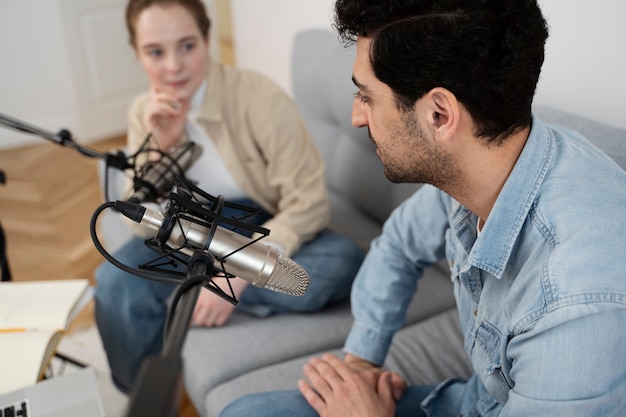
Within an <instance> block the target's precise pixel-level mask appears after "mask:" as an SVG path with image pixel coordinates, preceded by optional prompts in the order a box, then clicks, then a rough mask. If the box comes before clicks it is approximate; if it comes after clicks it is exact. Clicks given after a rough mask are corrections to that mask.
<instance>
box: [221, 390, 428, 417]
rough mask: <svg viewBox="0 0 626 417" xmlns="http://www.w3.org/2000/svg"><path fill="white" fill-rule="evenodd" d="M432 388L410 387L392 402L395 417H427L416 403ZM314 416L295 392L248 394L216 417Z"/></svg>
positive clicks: (296, 391)
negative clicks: (400, 397)
mask: <svg viewBox="0 0 626 417" xmlns="http://www.w3.org/2000/svg"><path fill="white" fill-rule="evenodd" d="M433 388H434V386H418V385H414V386H410V387H408V388H407V390H406V392H405V393H404V396H403V397H402V399H400V401H398V402H397V403H396V413H395V416H396V417H427V415H426V413H425V412H424V411H423V410H422V408H421V407H420V403H421V402H422V400H424V399H425V398H426V397H427V396H428V395H429V394H430V393H431V391H432V390H433ZM240 416H246V417H282V416H289V417H317V416H318V414H317V413H316V412H315V410H314V409H313V408H311V406H309V404H308V403H307V402H306V400H305V399H304V397H303V396H302V394H300V392H299V391H298V390H287V391H274V392H261V393H258V394H250V395H246V396H244V397H241V398H239V399H238V400H235V401H233V402H232V403H230V404H229V405H228V406H227V407H226V408H225V409H224V410H222V412H221V413H220V416H219V417H240Z"/></svg>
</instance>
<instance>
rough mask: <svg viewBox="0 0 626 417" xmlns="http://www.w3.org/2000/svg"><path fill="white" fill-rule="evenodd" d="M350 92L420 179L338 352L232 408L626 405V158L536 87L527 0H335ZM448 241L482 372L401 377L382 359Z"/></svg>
mask: <svg viewBox="0 0 626 417" xmlns="http://www.w3.org/2000/svg"><path fill="white" fill-rule="evenodd" d="M336 27H337V29H338V31H339V33H340V35H341V36H342V38H343V39H344V40H347V41H356V51H357V52H356V59H355V63H354V67H353V81H354V83H355V85H356V87H357V89H358V93H357V94H356V97H355V101H354V104H353V110H352V121H353V124H354V125H355V126H357V127H367V128H368V129H369V132H370V137H371V139H372V142H373V143H374V144H375V145H376V147H377V152H378V155H379V156H380V159H381V160H382V162H383V165H384V170H385V174H386V176H387V177H388V178H389V179H390V180H391V181H394V182H423V183H428V184H431V185H432V186H428V185H427V186H424V187H422V188H421V189H420V190H419V191H418V192H417V193H416V194H415V195H414V196H412V197H411V198H409V199H408V200H407V201H406V202H405V203H403V204H402V205H401V206H400V207H399V208H398V209H397V210H396V211H395V212H394V213H393V214H392V215H391V217H390V218H389V220H388V221H387V222H386V224H385V226H384V229H383V233H382V235H381V236H380V237H378V238H377V239H375V240H374V242H373V243H372V247H371V250H370V252H369V253H368V255H367V258H366V260H365V262H364V263H363V265H362V267H361V269H360V271H359V274H358V276H357V278H356V281H355V284H354V286H353V289H352V303H353V313H354V316H355V323H354V325H353V328H352V330H351V332H350V334H349V336H348V339H347V341H346V343H345V347H344V350H345V352H346V355H345V358H344V359H343V360H340V359H339V358H335V357H333V356H330V355H326V356H324V357H322V358H315V359H313V360H311V361H310V362H309V363H308V364H307V365H305V367H304V373H305V376H306V377H307V379H308V381H300V382H299V391H300V393H298V392H297V391H293V392H282V393H271V394H257V395H255V396H250V397H244V398H243V399H241V400H239V401H237V402H235V403H233V404H231V405H230V406H229V407H228V408H227V409H226V410H225V411H224V413H223V416H231V415H233V416H234V415H247V416H259V415H263V416H265V415H276V416H281V415H289V416H309V415H316V414H319V415H321V416H323V417H330V416H337V417H346V416H355V417H356V416H359V417H363V416H371V417H383V416H394V415H395V416H414V417H415V416H430V417H435V416H437V417H439V416H443V417H448V416H617V415H624V409H626V408H625V407H626V361H625V360H624V358H625V357H626V328H625V326H624V320H625V319H626V279H625V278H624V277H625V272H626V259H625V257H624V254H625V253H626V239H625V238H624V236H625V235H626V221H625V218H626V217H625V214H624V213H625V211H624V208H625V207H626V173H625V172H624V171H622V170H621V169H620V168H619V166H618V165H617V164H615V163H614V162H613V161H611V160H610V159H609V158H608V157H607V156H606V155H604V154H603V153H602V152H600V151H599V150H598V149H597V148H595V147H594V146H593V145H591V144H590V143H589V142H588V141H587V140H586V139H584V138H583V137H581V136H580V135H578V134H576V133H574V132H572V131H569V130H566V129H562V128H559V127H555V126H549V125H546V124H544V123H543V122H542V121H541V120H539V119H538V118H536V117H534V116H533V115H532V113H531V104H532V100H533V96H534V93H535V88H536V84H537V81H538V79H539V74H540V70H541V66H542V63H543V58H544V44H545V41H546V39H547V36H548V31H547V28H546V23H545V20H544V18H543V16H542V14H541V11H540V9H539V7H538V5H537V4H536V1H534V0H506V1H503V0H497V1H496V0H494V1H489V0H483V1H479V0H456V1H455V0H448V1H444V0H439V1H438V0H430V1H427V0H422V1H405V2H381V1H378V2H364V1H358V0H338V1H337V3H336ZM443 258H447V259H448V262H449V266H450V270H451V275H452V280H453V282H454V287H455V288H454V291H455V297H456V300H457V307H458V310H459V315H460V321H461V327H462V330H463V334H464V346H465V348H466V351H467V354H468V355H469V358H470V360H471V362H472V365H473V369H474V374H473V376H472V377H471V378H469V379H468V380H458V379H454V380H449V381H443V382H442V383H441V384H440V385H438V386H436V387H415V386H414V387H408V388H407V387H406V383H405V382H404V381H403V380H402V378H400V376H399V375H397V374H394V373H390V372H389V371H383V370H382V369H381V368H380V366H381V365H382V363H383V362H384V359H385V356H386V354H387V351H388V349H389V346H390V344H391V340H392V337H393V335H394V333H395V332H396V331H397V330H398V329H400V327H401V326H402V325H403V321H404V316H405V311H406V309H407V305H408V304H409V301H410V299H411V297H412V295H413V292H414V291H415V290H416V281H417V279H419V278H420V277H421V275H422V271H423V269H424V268H425V267H426V266H428V265H431V264H433V263H435V262H437V261H438V260H440V259H443Z"/></svg>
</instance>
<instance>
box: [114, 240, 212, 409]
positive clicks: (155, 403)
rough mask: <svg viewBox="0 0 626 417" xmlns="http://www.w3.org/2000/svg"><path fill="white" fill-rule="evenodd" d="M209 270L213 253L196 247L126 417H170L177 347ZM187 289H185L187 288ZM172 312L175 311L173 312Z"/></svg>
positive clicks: (176, 398)
mask: <svg viewBox="0 0 626 417" xmlns="http://www.w3.org/2000/svg"><path fill="white" fill-rule="evenodd" d="M212 274H213V256H212V255H211V254H208V253H205V252H202V251H198V252H196V253H194V255H193V256H192V257H191V259H190V260H189V264H188V271H187V281H184V282H183V284H181V287H180V288H179V289H183V286H186V287H189V288H184V290H185V292H184V293H183V295H182V297H181V301H180V305H179V306H178V307H177V306H176V305H172V306H170V314H173V316H171V318H172V320H171V322H170V326H168V327H167V328H166V329H165V330H166V334H165V341H164V344H163V349H162V351H161V353H160V354H159V355H156V356H151V357H148V358H146V359H145V360H144V363H143V364H142V366H141V370H140V372H139V374H138V377H137V382H136V384H135V388H134V392H133V393H132V394H131V401H130V404H129V407H128V409H127V413H126V417H145V416H150V417H174V416H176V414H177V411H178V409H177V408H178V404H179V402H180V393H181V389H182V377H181V374H182V367H183V361H182V356H181V351H182V348H183V345H184V342H185V337H186V335H187V329H188V328H189V323H190V322H191V316H192V314H193V310H194V306H195V304H196V300H197V299H198V295H199V293H200V289H201V288H202V282H203V281H204V280H205V279H207V278H208V277H210V276H211V275H212ZM187 289H188V290H187ZM174 313H175V314H174Z"/></svg>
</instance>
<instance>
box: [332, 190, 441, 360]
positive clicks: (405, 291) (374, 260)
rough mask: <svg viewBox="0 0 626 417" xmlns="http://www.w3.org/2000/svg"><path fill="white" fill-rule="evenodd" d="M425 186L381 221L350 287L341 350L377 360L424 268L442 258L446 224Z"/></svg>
mask: <svg viewBox="0 0 626 417" xmlns="http://www.w3.org/2000/svg"><path fill="white" fill-rule="evenodd" d="M446 199H448V200H449V199H450V198H449V197H447V196H446V195H445V194H444V193H442V192H441V191H439V190H437V189H436V188H434V187H431V186H428V185H425V186H423V187H421V188H420V189H419V190H418V191H417V192H416V193H415V194H414V195H413V196H411V197H410V198H409V199H407V200H406V201H405V202H404V203H402V204H401V205H400V206H398V208H396V210H394V212H393V213H392V214H391V216H390V217H389V219H388V220H387V221H386V222H385V225H384V226H383V231H382V234H381V235H380V236H379V237H377V238H376V239H374V240H373V241H372V245H371V248H370V250H369V252H368V254H367V257H366V258H365V261H364V262H363V265H362V266H361V269H360V270H359V273H358V274H357V277H356V279H355V283H354V285H353V287H352V314H353V316H354V319H355V321H354V324H353V326H352V329H351V331H350V334H349V335H348V338H347V340H346V343H345V346H344V350H345V352H347V353H351V354H353V355H356V356H358V357H360V358H363V359H366V360H368V361H370V362H373V363H376V364H379V365H381V364H382V363H383V362H384V360H385V356H386V355H387V351H388V349H389V346H390V344H391V340H392V338H393V335H394V333H395V332H396V331H397V330H398V329H399V328H400V327H402V325H403V324H404V321H405V319H406V310H407V307H408V305H409V303H410V301H411V299H412V297H413V295H414V293H415V290H416V288H417V280H418V279H419V278H420V277H421V276H422V273H423V270H424V268H426V267H427V266H429V265H431V264H433V263H435V262H437V261H438V260H440V259H442V258H443V257H444V255H445V252H444V235H445V230H446V229H447V227H448V220H447V215H446V210H445V200H446Z"/></svg>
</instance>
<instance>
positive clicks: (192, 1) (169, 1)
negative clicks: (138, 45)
mask: <svg viewBox="0 0 626 417" xmlns="http://www.w3.org/2000/svg"><path fill="white" fill-rule="evenodd" d="M151 6H162V7H167V6H182V7H184V8H185V9H187V10H188V11H189V13H191V15H192V16H193V17H194V19H195V20H196V24H197V25H198V29H200V33H202V36H204V38H205V39H208V38H209V30H210V29H211V19H210V18H209V16H208V14H207V12H206V9H205V7H204V3H202V0H129V2H128V5H127V6H126V28H127V29H128V36H129V41H130V44H131V45H132V46H133V47H135V41H136V33H135V29H136V25H137V19H138V18H139V15H140V14H141V12H143V11H144V10H145V9H147V8H148V7H151Z"/></svg>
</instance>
